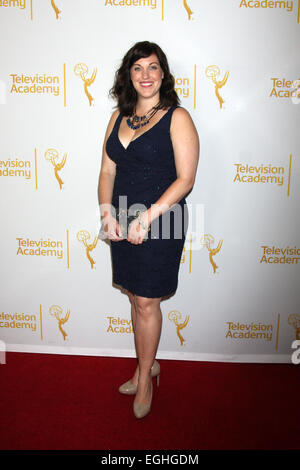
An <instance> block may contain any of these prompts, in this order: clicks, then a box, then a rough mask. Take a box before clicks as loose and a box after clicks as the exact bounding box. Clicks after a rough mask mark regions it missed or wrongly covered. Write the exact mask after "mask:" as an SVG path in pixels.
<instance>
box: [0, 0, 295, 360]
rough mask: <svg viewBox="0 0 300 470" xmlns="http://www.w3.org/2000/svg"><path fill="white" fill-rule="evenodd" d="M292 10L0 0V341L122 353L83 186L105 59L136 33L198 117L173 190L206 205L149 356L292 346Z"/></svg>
mask: <svg viewBox="0 0 300 470" xmlns="http://www.w3.org/2000/svg"><path fill="white" fill-rule="evenodd" d="M299 16H300V0H299V1H298V0H294V1H269V0H268V1H265V0H263V1H256V0H244V1H241V0H210V1H208V0H184V1H183V0H144V1H143V0H86V1H85V2H82V1H79V0H54V1H53V0H51V1H50V0H31V1H30V0H26V1H25V0H23V1H21V0H20V1H9V0H1V1H0V21H1V28H0V41H1V51H2V54H1V62H0V68H1V75H0V80H1V81H0V101H1V105H0V106H1V108H0V109H1V117H0V125H1V161H0V182H1V199H0V211H1V244H0V256H1V258H0V259H1V268H0V269H1V298H0V335H1V336H0V339H1V345H2V348H3V347H4V348H6V350H9V351H25V352H38V353H58V354H79V355H96V356H97V355H98V356H124V357H134V356H135V349H134V337H133V332H132V324H131V315H130V304H129V300H128V297H127V295H126V294H125V293H124V292H122V291H121V290H120V289H118V288H116V287H115V286H114V285H113V284H112V267H111V258H110V248H109V245H108V244H107V242H104V241H101V240H99V239H98V238H97V237H98V232H99V228H100V216H99V206H98V196H97V185H98V176H99V170H100V164H101V152H102V143H103V138H104V133H105V129H106V126H107V122H108V120H109V117H110V114H111V112H112V111H113V107H114V102H112V100H111V99H110V98H109V97H108V91H109V89H110V88H111V86H112V83H113V78H114V73H115V70H116V68H117V67H118V66H119V64H120V61H121V59H122V57H123V55H124V53H125V52H126V51H127V50H128V49H129V48H130V47H131V46H132V45H133V44H134V43H135V42H137V41H142V40H150V41H154V42H156V43H158V44H159V45H160V46H161V47H162V48H163V50H164V51H165V52H166V54H167V56H168V59H169V63H170V67H171V70H172V73H173V74H174V76H175V79H176V89H177V93H178V95H179V97H180V99H181V104H182V106H183V107H185V108H186V109H187V110H188V111H189V112H190V114H191V116H192V118H193V120H194V122H195V124H196V127H197V129H198V132H199V136H200V145H201V150H200V160H199V166H198V173H197V179H196V183H195V186H194V188H193V191H192V192H191V193H190V195H189V196H188V197H187V202H188V204H189V207H190V213H191V214H192V216H193V215H194V214H196V211H195V210H194V208H195V207H196V206H197V207H201V208H202V216H203V221H204V223H203V225H202V230H200V231H198V232H197V233H196V232H195V231H194V230H193V229H194V222H193V220H192V222H191V223H190V227H189V231H188V234H187V239H186V243H185V247H184V251H183V253H182V259H181V265H180V271H179V287H178V290H177V292H176V294H175V295H174V296H173V297H170V298H169V299H167V300H165V301H163V302H162V304H161V308H162V312H163V331H162V336H161V341H160V345H159V351H158V355H157V357H158V358H165V359H179V360H204V361H232V362H283V363H288V362H291V360H292V359H291V357H292V352H293V348H292V343H294V342H295V340H297V339H298V340H299V339H300V285H299V279H300V277H299V276H300V261H299V260H300V240H299V225H300V224H299V217H300V216H299V196H300V189H299V188H300V174H299V170H300V163H299V158H300V153H299V111H300V104H299V103H300V97H298V96H297V93H298V91H297V90H298V88H299V79H300V67H299V65H300V64H299V62H300V60H299V57H300V56H299V38H300V21H299ZM200 212H201V211H200ZM198 215H199V214H198ZM200 217H201V214H200ZM191 219H193V217H191ZM194 220H196V215H195V217H194Z"/></svg>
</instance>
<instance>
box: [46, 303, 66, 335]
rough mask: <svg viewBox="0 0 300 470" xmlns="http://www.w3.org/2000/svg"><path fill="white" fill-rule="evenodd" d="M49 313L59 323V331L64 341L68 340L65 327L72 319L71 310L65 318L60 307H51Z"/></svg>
mask: <svg viewBox="0 0 300 470" xmlns="http://www.w3.org/2000/svg"><path fill="white" fill-rule="evenodd" d="M49 313H50V315H51V316H52V317H55V318H56V320H57V323H58V329H59V331H60V332H61V334H62V336H63V339H64V341H65V340H66V336H68V335H67V333H66V332H65V330H64V329H63V327H62V326H63V325H64V324H65V323H67V321H68V320H69V317H70V310H67V312H66V314H65V316H63V309H62V308H61V307H60V306H59V305H51V307H50V308H49Z"/></svg>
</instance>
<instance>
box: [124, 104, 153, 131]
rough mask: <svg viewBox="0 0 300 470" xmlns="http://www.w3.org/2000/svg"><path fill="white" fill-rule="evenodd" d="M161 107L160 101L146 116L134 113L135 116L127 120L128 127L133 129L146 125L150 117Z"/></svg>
mask: <svg viewBox="0 0 300 470" xmlns="http://www.w3.org/2000/svg"><path fill="white" fill-rule="evenodd" d="M159 109H160V103H158V104H157V105H156V106H153V108H151V109H150V110H149V111H148V112H147V113H146V114H144V116H138V115H137V114H135V113H134V115H133V116H131V117H129V118H128V119H127V120H126V122H127V125H128V127H130V128H131V129H134V130H136V129H139V128H140V127H143V126H146V124H148V123H149V121H150V119H151V118H152V117H153V116H154V115H155V114H156V113H157V111H158V110H159Z"/></svg>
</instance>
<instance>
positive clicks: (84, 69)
mask: <svg viewBox="0 0 300 470" xmlns="http://www.w3.org/2000/svg"><path fill="white" fill-rule="evenodd" d="M74 73H75V75H78V76H79V77H80V78H81V80H82V81H83V88H84V92H85V94H86V96H87V98H88V101H89V104H90V106H92V102H93V101H94V98H93V97H92V95H91V94H90V92H89V90H88V87H90V86H91V85H92V84H93V83H94V81H95V78H96V75H97V69H96V68H95V69H94V70H93V73H92V75H91V76H90V78H88V77H87V73H88V66H87V65H86V64H83V63H82V62H81V63H79V64H76V65H75V67H74Z"/></svg>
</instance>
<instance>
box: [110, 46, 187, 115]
mask: <svg viewBox="0 0 300 470" xmlns="http://www.w3.org/2000/svg"><path fill="white" fill-rule="evenodd" d="M151 54H156V56H157V57H158V60H159V64H160V66H161V68H162V70H163V73H164V78H163V80H162V84H161V87H160V108H161V109H166V108H168V107H169V106H176V105H179V104H180V100H179V98H178V95H177V93H176V91H175V88H174V87H175V79H174V77H173V75H172V74H171V72H170V69H169V64H168V60H167V57H166V55H165V53H164V52H163V51H162V49H161V48H160V47H159V46H158V45H157V44H155V43H154V42H149V41H142V42H137V43H136V44H135V45H134V46H133V47H131V49H129V51H128V52H127V53H126V54H125V56H124V57H123V60H122V64H121V66H120V68H119V69H118V70H117V71H116V73H115V80H114V84H113V87H112V88H111V90H110V91H109V96H111V97H112V98H114V99H115V100H117V106H116V107H118V108H119V110H120V112H121V113H122V114H123V115H124V116H132V114H133V113H134V110H135V106H136V102H137V92H136V90H135V88H134V86H133V85H132V81H131V77H130V69H131V67H132V65H133V64H134V63H135V62H136V61H137V60H139V59H141V58H143V59H145V58H146V57H149V56H150V55H151Z"/></svg>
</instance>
